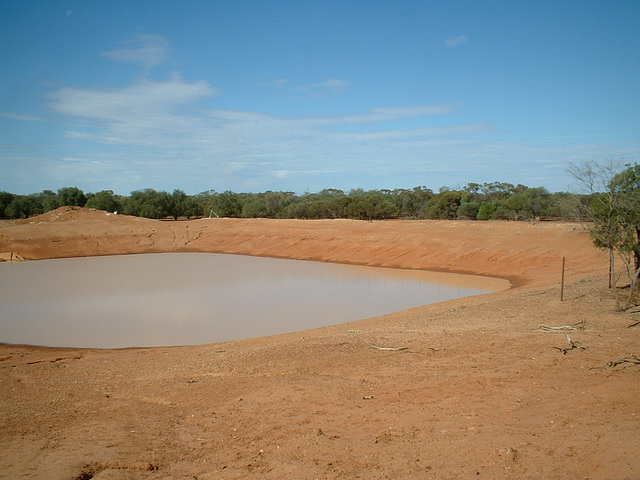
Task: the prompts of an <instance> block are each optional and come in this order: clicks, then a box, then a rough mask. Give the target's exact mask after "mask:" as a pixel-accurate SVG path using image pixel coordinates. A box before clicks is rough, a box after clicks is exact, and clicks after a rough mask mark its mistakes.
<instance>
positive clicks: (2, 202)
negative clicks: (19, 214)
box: [0, 192, 17, 218]
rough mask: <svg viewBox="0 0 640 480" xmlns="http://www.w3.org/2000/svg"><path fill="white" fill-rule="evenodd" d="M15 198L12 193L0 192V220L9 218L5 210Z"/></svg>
mask: <svg viewBox="0 0 640 480" xmlns="http://www.w3.org/2000/svg"><path fill="white" fill-rule="evenodd" d="M16 197H17V195H15V194H13V193H9V192H0V218H9V216H8V215H7V213H6V212H5V210H6V208H7V206H9V204H10V203H11V202H13V200H14V199H15V198H16Z"/></svg>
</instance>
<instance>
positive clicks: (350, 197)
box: [0, 182, 583, 220]
mask: <svg viewBox="0 0 640 480" xmlns="http://www.w3.org/2000/svg"><path fill="white" fill-rule="evenodd" d="M580 199H583V197H580V196H577V195H573V194H568V193H562V192H561V193H554V194H550V193H549V192H547V191H546V190H545V189H544V188H528V187H525V186H523V185H517V186H513V185H512V184H510V183H499V182H493V183H484V184H479V183H469V184H467V185H466V186H465V187H464V188H462V189H460V190H453V189H450V188H448V187H441V188H440V189H439V192H438V193H437V194H434V192H433V191H432V190H430V189H428V188H425V187H424V186H419V187H414V188H412V189H403V188H398V189H395V190H386V189H382V190H363V189H361V188H358V189H352V190H350V191H349V192H348V193H345V192H344V191H343V190H339V189H335V188H328V189H324V190H321V191H319V192H317V193H309V192H307V193H304V194H302V195H296V194H295V193H293V192H278V191H267V192H264V193H235V192H232V191H230V190H227V191H225V192H223V193H218V192H216V191H215V190H208V191H205V192H201V193H198V194H197V195H188V194H186V193H185V192H184V191H182V190H178V189H176V190H174V191H173V193H167V192H165V191H156V190H154V189H151V188H148V189H145V190H136V191H133V192H131V194H130V195H128V196H120V195H116V194H114V193H113V191H111V190H103V191H100V192H97V193H88V194H86V195H85V194H84V193H83V192H82V190H80V189H78V188H77V187H65V188H61V189H60V190H58V192H57V193H56V192H53V191H51V190H44V191H43V192H41V193H37V194H33V195H28V196H23V195H15V194H12V193H9V192H0V216H1V217H4V218H21V217H22V218H26V217H28V216H31V215H37V214H39V213H43V212H46V211H49V210H53V209H55V208H58V207H59V206H62V205H84V206H85V207H86V208H93V209H96V210H105V211H109V212H115V211H118V212H121V213H124V214H126V215H135V216H141V217H148V218H168V217H171V218H173V219H178V218H180V217H187V218H189V217H192V216H207V217H208V216H209V215H211V216H215V215H217V216H220V217H245V218H254V217H265V218H301V219H322V218H353V219H361V220H382V219H390V218H433V219H449V220H455V219H470V220H473V219H478V220H490V219H501V220H529V219H535V218H538V217H554V218H572V216H573V215H574V214H575V211H576V205H577V204H578V202H579V200H580ZM212 211H213V213H211V212H212ZM214 214H215V215H214Z"/></svg>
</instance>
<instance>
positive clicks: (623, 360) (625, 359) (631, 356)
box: [607, 353, 640, 368]
mask: <svg viewBox="0 0 640 480" xmlns="http://www.w3.org/2000/svg"><path fill="white" fill-rule="evenodd" d="M622 363H631V364H632V365H640V358H638V357H636V356H635V355H634V354H633V353H631V354H629V356H628V357H622V358H620V359H618V360H616V361H615V362H609V363H607V367H610V368H613V367H617V366H618V365H620V364H622Z"/></svg>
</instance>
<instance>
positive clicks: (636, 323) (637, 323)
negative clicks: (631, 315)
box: [627, 320, 640, 328]
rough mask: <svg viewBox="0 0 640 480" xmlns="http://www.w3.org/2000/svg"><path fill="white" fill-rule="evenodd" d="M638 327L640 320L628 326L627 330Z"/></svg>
mask: <svg viewBox="0 0 640 480" xmlns="http://www.w3.org/2000/svg"><path fill="white" fill-rule="evenodd" d="M636 325H640V320H638V321H637V322H633V323H632V324H631V325H627V328H631V327H635V326H636Z"/></svg>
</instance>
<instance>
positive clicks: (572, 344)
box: [553, 333, 587, 355]
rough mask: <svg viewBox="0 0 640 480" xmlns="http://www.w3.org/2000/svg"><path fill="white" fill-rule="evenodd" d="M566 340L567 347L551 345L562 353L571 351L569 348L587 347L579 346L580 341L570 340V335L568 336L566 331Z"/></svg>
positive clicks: (582, 348)
mask: <svg viewBox="0 0 640 480" xmlns="http://www.w3.org/2000/svg"><path fill="white" fill-rule="evenodd" d="M567 342H569V346H568V347H567V348H560V347H553V348H555V349H556V350H560V351H561V352H562V354H563V355H566V354H567V352H569V351H571V350H586V349H587V347H580V346H579V345H580V342H578V341H577V340H576V341H573V340H571V337H570V336H569V334H568V333H567Z"/></svg>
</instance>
